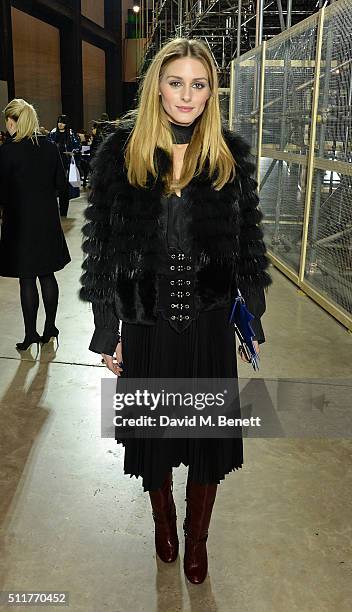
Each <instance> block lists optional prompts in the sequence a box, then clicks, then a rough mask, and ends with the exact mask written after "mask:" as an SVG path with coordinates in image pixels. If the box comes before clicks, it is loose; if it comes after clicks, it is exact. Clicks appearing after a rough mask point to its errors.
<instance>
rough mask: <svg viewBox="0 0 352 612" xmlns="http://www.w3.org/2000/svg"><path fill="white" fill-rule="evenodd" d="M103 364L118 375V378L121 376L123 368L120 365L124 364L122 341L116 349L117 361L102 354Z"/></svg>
mask: <svg viewBox="0 0 352 612" xmlns="http://www.w3.org/2000/svg"><path fill="white" fill-rule="evenodd" d="M101 356H102V358H103V359H102V362H103V363H105V365H106V367H107V368H108V369H109V370H111V372H113V374H116V376H121V372H123V368H121V367H120V366H119V365H118V364H119V363H121V362H122V342H121V341H120V342H119V343H118V345H117V346H116V349H115V359H114V358H113V357H112V356H111V355H106V354H105V353H102V354H101Z"/></svg>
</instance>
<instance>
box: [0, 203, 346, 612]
mask: <svg viewBox="0 0 352 612" xmlns="http://www.w3.org/2000/svg"><path fill="white" fill-rule="evenodd" d="M83 207H84V198H81V199H79V200H75V201H71V204H70V210H69V218H68V219H67V220H65V222H64V229H65V234H66V237H67V240H68V243H69V248H70V251H71V255H72V263H71V264H70V265H68V266H67V267H66V268H65V269H64V270H62V271H61V272H59V273H58V274H57V278H58V280H59V283H60V290H61V296H60V304H59V312H58V318H57V325H58V327H59V329H60V346H59V348H58V350H57V351H56V352H55V350H54V349H53V346H51V347H50V346H46V347H44V348H43V349H42V350H41V352H40V355H39V356H38V357H37V359H36V360H35V359H34V357H35V350H34V349H33V350H32V354H31V352H30V351H28V352H26V353H24V354H22V355H21V354H19V353H18V352H17V351H16V350H15V348H14V345H15V342H16V341H20V340H22V338H23V324H22V317H21V311H20V306H19V298H18V281H17V280H14V279H0V284H1V320H0V332H1V336H0V337H1V342H0V367H1V370H0V376H1V387H0V391H1V398H2V402H1V411H0V419H1V421H0V427H1V432H2V433H1V446H2V449H1V472H0V478H1V489H2V494H1V501H0V525H1V527H0V529H1V551H2V554H1V561H0V569H1V578H0V590H3V591H9V590H12V591H13V590H20V591H28V590H29V591H36V592H38V591H56V592H58V591H68V592H69V597H70V606H69V609H70V610H73V611H74V612H76V611H77V612H78V611H80V610H82V611H83V610H84V611H85V612H100V611H102V610H108V611H109V612H130V611H131V612H140V611H147V612H157V611H158V612H165V611H166V610H168V611H169V610H170V611H171V612H178V611H181V610H182V611H184V612H189V611H192V612H198V611H202V612H204V611H208V612H230V611H231V612H235V611H239V612H350V610H351V609H352V564H351V561H352V559H351V544H352V528H351V524H352V512H351V491H352V469H351V468H352V452H351V451H352V444H351V440H350V438H349V437H347V435H346V438H345V439H343V438H342V437H340V438H339V437H336V438H335V439H334V438H327V437H324V436H322V437H317V436H316V435H315V436H314V439H307V438H305V437H298V438H297V439H289V438H285V439H278V438H273V437H272V438H268V439H246V440H245V441H244V451H245V464H244V467H243V469H242V470H237V471H236V472H233V473H231V474H229V475H228V476H227V477H226V479H225V481H223V482H222V483H221V485H220V486H219V490H218V496H217V499H216V502H215V506H214V511H213V518H212V523H211V527H210V533H209V540H208V554H209V576H208V578H207V579H206V581H205V583H204V584H202V585H197V586H196V585H191V584H189V583H188V582H187V580H186V579H185V577H184V575H183V569H182V554H183V538H182V521H183V517H184V505H185V504H184V489H185V481H186V477H187V468H186V467H184V466H181V467H179V468H178V469H175V470H174V479H175V500H176V505H177V508H178V521H179V536H180V544H181V547H180V557H179V559H178V560H177V561H176V563H175V564H173V565H172V566H167V565H165V564H163V563H162V562H161V561H159V560H158V559H156V557H155V552H154V547H153V546H154V543H153V522H152V517H151V512H150V502H149V496H148V494H145V493H144V492H143V489H142V487H141V481H140V480H137V479H136V478H129V476H124V475H123V448H122V446H120V445H119V446H118V445H116V443H115V441H114V440H111V439H101V438H100V408H99V406H100V379H101V377H102V376H109V373H108V371H107V370H106V369H105V368H102V367H101V366H100V361H99V356H98V355H94V354H93V353H91V352H89V351H88V348H87V347H88V343H89V339H90V336H91V333H92V316H91V312H90V307H89V305H87V304H84V303H82V302H79V300H78V298H77V291H78V277H79V275H80V265H81V261H82V254H81V251H80V244H81V234H80V230H81V225H82V211H83ZM272 274H273V278H274V284H273V286H272V287H271V289H270V292H269V296H268V309H267V313H266V315H265V316H264V318H263V323H264V325H265V331H266V335H267V342H266V344H265V345H262V347H261V349H262V350H261V372H260V377H259V375H258V374H252V373H251V372H250V371H249V368H248V367H247V366H246V365H245V364H242V363H241V364H240V376H241V377H243V378H245V377H251V378H256V377H257V378H261V379H262V378H263V377H265V378H267V379H278V378H286V379H292V378H298V379H304V380H307V379H309V378H313V379H329V381H330V382H329V385H328V386H329V390H330V393H331V394H332V396H333V397H334V392H335V391H337V390H338V389H340V392H341V389H343V393H342V396H343V399H344V403H343V406H344V408H343V410H342V409H341V405H342V404H341V405H340V404H339V405H338V406H336V410H338V409H339V408H340V417H341V419H342V420H343V419H344V418H345V419H346V423H348V422H349V420H350V419H349V411H348V408H350V397H351V382H348V378H349V377H350V375H351V336H350V335H349V334H348V333H347V331H346V330H345V329H344V328H343V327H342V326H341V325H339V324H338V323H337V322H336V321H334V320H333V319H332V318H331V317H330V316H329V315H328V314H327V313H325V312H324V311H323V310H322V309H320V308H319V307H318V306H317V305H315V304H314V303H313V302H312V301H311V300H310V299H309V298H308V297H306V296H305V295H303V294H301V293H300V292H298V291H297V288H296V287H295V286H294V285H293V284H292V283H290V282H289V281H288V280H287V279H286V278H285V277H283V276H282V275H281V274H280V273H279V272H278V271H276V270H273V271H272ZM43 322H44V313H43V309H42V307H41V310H40V314H39V326H38V331H39V332H41V331H42V326H43ZM334 381H335V383H336V384H337V385H339V383H340V387H338V386H336V387H334V386H333V382H334ZM331 389H332V391H331ZM333 397H332V401H333ZM341 401H342V399H341ZM296 406H297V403H296ZM298 409H299V406H297V410H298ZM311 413H312V410H311ZM341 413H342V414H341ZM320 414H321V410H316V416H317V418H318V416H319V415H320ZM313 417H314V410H313ZM313 417H312V414H310V420H311V421H312V420H313V421H314V418H313ZM315 433H317V431H316V432H315ZM37 608H38V610H39V608H40V609H42V607H41V606H34V607H31V609H33V610H36V609H37ZM47 609H49V610H51V609H53V610H54V609H57V608H54V607H53V606H49V607H48V608H47Z"/></svg>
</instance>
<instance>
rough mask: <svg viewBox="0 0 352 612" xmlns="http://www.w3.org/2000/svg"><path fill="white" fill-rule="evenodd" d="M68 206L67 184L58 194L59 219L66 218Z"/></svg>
mask: <svg viewBox="0 0 352 612" xmlns="http://www.w3.org/2000/svg"><path fill="white" fill-rule="evenodd" d="M69 204H70V194H69V184H68V183H67V184H66V186H65V188H64V189H63V190H62V191H60V193H59V209H60V215H61V217H67V212H68V207H69Z"/></svg>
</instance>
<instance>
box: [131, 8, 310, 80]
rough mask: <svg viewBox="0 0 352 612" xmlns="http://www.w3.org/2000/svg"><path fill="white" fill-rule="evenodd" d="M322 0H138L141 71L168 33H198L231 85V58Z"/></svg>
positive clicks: (306, 13)
mask: <svg viewBox="0 0 352 612" xmlns="http://www.w3.org/2000/svg"><path fill="white" fill-rule="evenodd" d="M321 4H322V0H232V1H231V0H196V1H192V0H180V1H178V2H176V1H175V0H160V1H159V2H156V1H155V0H141V4H140V13H139V15H140V17H139V24H138V35H139V37H140V38H142V39H144V40H145V45H144V52H143V55H142V61H141V64H140V67H139V76H140V77H141V76H142V75H143V74H144V72H145V71H146V69H147V67H148V65H149V63H150V62H151V61H152V59H153V57H154V56H155V54H156V53H157V51H158V50H159V49H160V48H161V47H162V45H163V44H165V42H166V41H167V40H169V39H170V38H174V37H177V36H184V37H186V38H200V39H202V40H204V42H205V43H206V44H207V46H208V48H209V50H210V52H211V54H212V57H213V59H214V62H215V65H216V66H217V69H218V76H219V86H220V87H221V88H228V87H229V86H230V65H231V61H232V60H233V59H235V58H236V57H239V56H240V55H242V54H243V53H245V52H247V51H249V50H250V49H252V48H254V47H256V46H258V45H259V44H260V43H261V42H262V40H268V39H270V38H272V37H273V36H275V35H276V34H278V33H279V32H281V31H283V30H285V29H286V28H288V27H290V26H291V25H294V24H295V23H298V22H299V21H301V20H302V19H304V18H306V17H308V16H309V15H311V14H313V13H315V12H316V11H317V10H319V8H320V6H321Z"/></svg>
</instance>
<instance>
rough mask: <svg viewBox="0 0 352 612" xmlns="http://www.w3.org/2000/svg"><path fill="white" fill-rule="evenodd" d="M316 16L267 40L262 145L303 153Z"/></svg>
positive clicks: (310, 103) (310, 95) (309, 100)
mask: <svg viewBox="0 0 352 612" xmlns="http://www.w3.org/2000/svg"><path fill="white" fill-rule="evenodd" d="M316 31H317V18H316V15H314V16H313V17H312V18H311V19H310V20H309V23H308V24H307V23H305V22H301V23H299V24H298V25H297V26H295V28H292V31H287V36H285V37H283V40H282V38H281V39H280V38H279V39H278V40H277V38H276V37H274V38H272V39H271V41H269V43H268V45H267V49H266V58H265V82H264V83H265V84H264V108H263V145H266V146H272V147H274V148H275V149H277V150H280V151H292V152H295V153H300V154H301V155H306V154H307V152H308V129H309V124H310V118H311V111H312V83H313V77H314V56H315V45H316Z"/></svg>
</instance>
